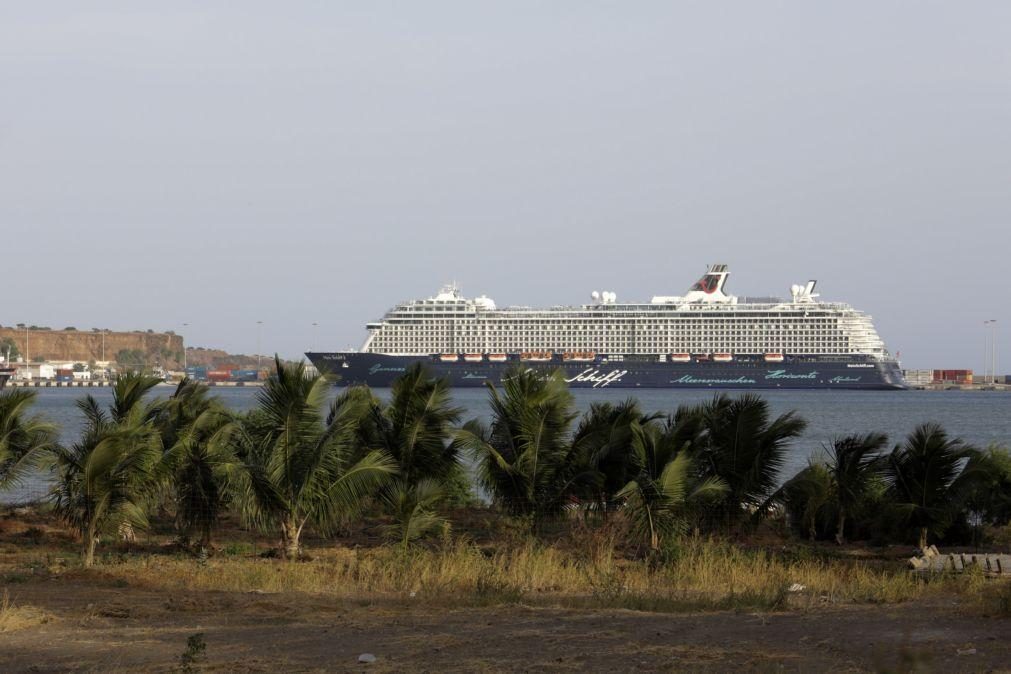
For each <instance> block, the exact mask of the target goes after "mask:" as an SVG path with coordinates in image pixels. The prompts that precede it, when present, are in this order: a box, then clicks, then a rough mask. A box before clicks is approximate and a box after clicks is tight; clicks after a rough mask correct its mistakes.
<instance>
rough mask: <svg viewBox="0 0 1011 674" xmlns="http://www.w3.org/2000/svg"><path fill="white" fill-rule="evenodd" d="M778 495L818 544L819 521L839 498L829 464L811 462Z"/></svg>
mask: <svg viewBox="0 0 1011 674" xmlns="http://www.w3.org/2000/svg"><path fill="white" fill-rule="evenodd" d="M776 496H777V497H779V498H781V499H782V500H783V501H784V502H785V503H786V506H787V508H789V512H790V514H791V515H793V516H795V517H796V518H797V520H798V521H799V523H800V525H801V528H802V529H804V530H806V531H807V536H808V538H809V539H810V540H812V541H814V540H816V539H817V538H818V520H819V519H820V518H821V515H822V514H823V513H824V511H825V508H826V507H827V506H829V505H833V501H834V499H835V496H836V490H835V484H834V482H833V479H832V472H831V470H830V469H829V468H828V467H827V466H826V465H825V464H822V463H814V462H812V463H809V464H808V465H807V467H806V468H804V469H803V470H801V471H800V472H799V473H797V474H796V475H794V476H793V477H792V478H790V479H789V480H787V481H786V483H785V484H784V485H783V487H782V488H781V489H780V491H779V493H778V494H777V495H776Z"/></svg>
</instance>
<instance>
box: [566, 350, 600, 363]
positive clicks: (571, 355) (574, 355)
mask: <svg viewBox="0 0 1011 674" xmlns="http://www.w3.org/2000/svg"><path fill="white" fill-rule="evenodd" d="M596 357H597V354H596V353H595V352H593V351H570V352H568V353H563V354H562V360H567V361H576V362H589V361H592V360H593V359H594V358H596Z"/></svg>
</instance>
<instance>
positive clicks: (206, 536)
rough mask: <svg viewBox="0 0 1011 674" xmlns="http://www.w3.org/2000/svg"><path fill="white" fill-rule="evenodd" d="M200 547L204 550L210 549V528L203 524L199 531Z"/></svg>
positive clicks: (208, 525)
mask: <svg viewBox="0 0 1011 674" xmlns="http://www.w3.org/2000/svg"><path fill="white" fill-rule="evenodd" d="M200 547H201V548H203V549H205V550H210V549H211V526H210V524H204V525H203V527H202V528H201V531H200Z"/></svg>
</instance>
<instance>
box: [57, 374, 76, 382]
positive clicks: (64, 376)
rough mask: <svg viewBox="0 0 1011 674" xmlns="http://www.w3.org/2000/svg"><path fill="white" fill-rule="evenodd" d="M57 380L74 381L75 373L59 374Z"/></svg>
mask: <svg viewBox="0 0 1011 674" xmlns="http://www.w3.org/2000/svg"><path fill="white" fill-rule="evenodd" d="M56 381H62V382H67V381H74V375H72V374H58V375H56Z"/></svg>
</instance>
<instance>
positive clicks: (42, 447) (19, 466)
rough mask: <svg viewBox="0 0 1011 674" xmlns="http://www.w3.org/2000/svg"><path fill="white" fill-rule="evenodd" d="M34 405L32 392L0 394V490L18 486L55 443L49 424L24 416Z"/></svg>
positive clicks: (34, 417)
mask: <svg viewBox="0 0 1011 674" xmlns="http://www.w3.org/2000/svg"><path fill="white" fill-rule="evenodd" d="M34 402H35V391H27V390H25V389H13V390H10V391H4V392H2V393H0V490H2V489H7V488H9V487H11V486H16V485H18V484H20V483H21V480H22V479H23V478H24V476H25V475H26V474H28V473H30V472H31V471H32V470H34V469H36V468H38V467H39V462H40V461H41V459H42V458H43V456H44V455H45V453H46V452H47V451H48V450H49V449H51V448H52V446H53V445H54V444H55V442H56V428H55V427H54V426H53V425H52V424H50V423H46V422H45V421H43V420H42V419H41V417H38V416H28V410H29V408H30V407H31V406H32V404H33V403H34Z"/></svg>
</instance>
